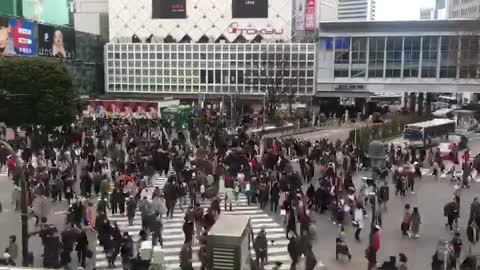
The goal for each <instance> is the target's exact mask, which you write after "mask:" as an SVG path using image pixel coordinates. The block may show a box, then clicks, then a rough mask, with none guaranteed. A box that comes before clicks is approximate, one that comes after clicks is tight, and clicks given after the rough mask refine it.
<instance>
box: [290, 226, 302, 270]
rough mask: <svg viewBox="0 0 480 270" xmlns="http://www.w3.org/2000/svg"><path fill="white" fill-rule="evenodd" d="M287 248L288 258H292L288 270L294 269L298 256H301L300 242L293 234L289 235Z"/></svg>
mask: <svg viewBox="0 0 480 270" xmlns="http://www.w3.org/2000/svg"><path fill="white" fill-rule="evenodd" d="M287 250H288V254H289V255H290V258H291V259H292V264H291V266H290V270H295V269H296V266H297V263H298V261H299V259H300V256H302V252H301V248H300V244H299V243H298V239H297V237H296V236H295V234H291V235H290V241H289V242H288V246H287Z"/></svg>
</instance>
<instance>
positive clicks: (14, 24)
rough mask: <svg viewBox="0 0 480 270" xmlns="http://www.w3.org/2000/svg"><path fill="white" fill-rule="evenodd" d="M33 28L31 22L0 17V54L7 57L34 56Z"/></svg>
mask: <svg viewBox="0 0 480 270" xmlns="http://www.w3.org/2000/svg"><path fill="white" fill-rule="evenodd" d="M33 27H34V24H33V22H27V21H24V20H22V19H16V18H8V17H0V54H1V55H9V56H12V55H25V56H32V55H34V54H35V45H34V35H33Z"/></svg>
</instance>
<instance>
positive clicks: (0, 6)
mask: <svg viewBox="0 0 480 270" xmlns="http://www.w3.org/2000/svg"><path fill="white" fill-rule="evenodd" d="M0 14H3V15H12V16H17V15H18V14H17V0H0Z"/></svg>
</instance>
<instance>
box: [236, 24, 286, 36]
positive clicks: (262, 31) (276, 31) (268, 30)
mask: <svg viewBox="0 0 480 270" xmlns="http://www.w3.org/2000/svg"><path fill="white" fill-rule="evenodd" d="M227 32H228V33H230V34H237V35H283V28H273V27H258V28H257V27H241V26H240V25H239V24H238V23H237V22H232V23H231V24H230V25H229V26H228V27H227Z"/></svg>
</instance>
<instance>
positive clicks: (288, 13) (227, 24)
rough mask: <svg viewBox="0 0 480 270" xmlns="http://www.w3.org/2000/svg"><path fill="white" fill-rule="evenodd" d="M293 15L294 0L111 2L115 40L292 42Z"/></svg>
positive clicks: (113, 39) (112, 0)
mask: <svg viewBox="0 0 480 270" xmlns="http://www.w3.org/2000/svg"><path fill="white" fill-rule="evenodd" d="M303 12H306V7H305V5H304V6H303ZM314 12H315V10H313V13H314ZM292 14H293V4H292V0H270V1H267V0H255V1H245V0H222V1H218V0H192V1H185V0H174V1H165V0H136V1H131V0H110V1H109V16H110V19H109V22H110V23H109V24H110V42H120V43H128V42H131V41H132V36H133V35H136V36H138V37H139V39H140V40H141V41H142V42H146V41H147V39H148V38H150V39H149V41H150V42H152V43H159V42H165V40H167V42H198V41H200V40H201V41H202V42H214V41H217V40H224V41H225V42H233V41H235V40H237V38H238V37H239V36H242V37H241V39H242V40H246V41H252V40H254V39H255V38H256V37H257V36H258V35H260V36H262V38H263V40H268V41H269V42H278V41H283V42H288V41H289V40H291V36H292ZM304 18H305V20H306V17H304ZM314 19H315V18H314ZM313 27H315V20H313Z"/></svg>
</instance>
